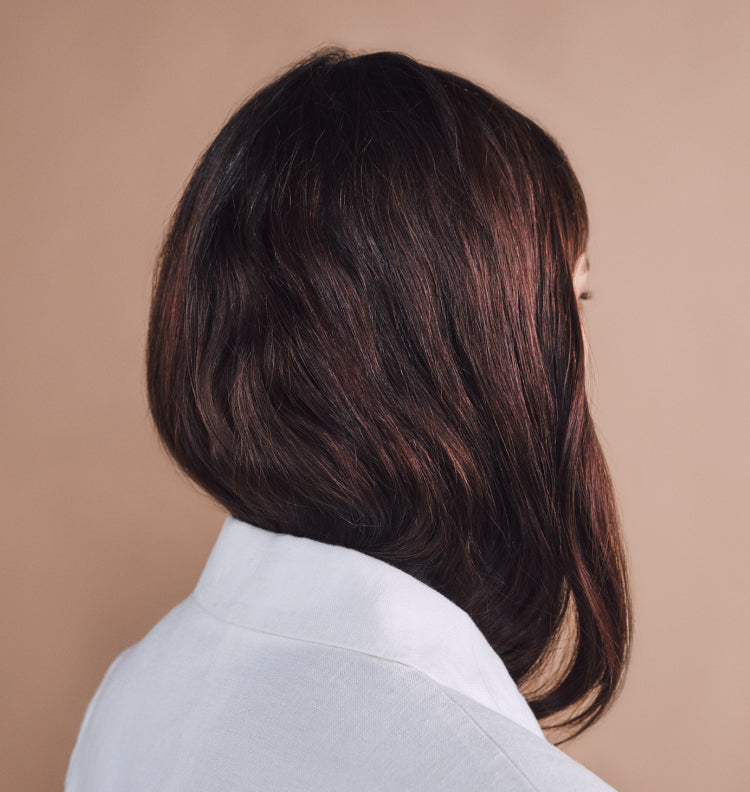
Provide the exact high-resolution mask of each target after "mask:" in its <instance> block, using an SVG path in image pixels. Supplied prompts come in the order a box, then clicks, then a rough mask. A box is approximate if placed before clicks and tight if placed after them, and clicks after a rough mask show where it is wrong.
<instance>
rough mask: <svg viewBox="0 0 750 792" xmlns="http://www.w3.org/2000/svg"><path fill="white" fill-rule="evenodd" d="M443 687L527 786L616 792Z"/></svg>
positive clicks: (557, 751)
mask: <svg viewBox="0 0 750 792" xmlns="http://www.w3.org/2000/svg"><path fill="white" fill-rule="evenodd" d="M443 690H444V692H445V694H446V695H447V696H448V697H449V698H450V699H451V701H453V702H454V704H455V705H456V707H457V708H458V709H459V710H461V712H463V713H464V715H465V716H466V718H467V719H468V720H470V721H471V722H472V723H473V724H474V725H475V726H476V728H477V729H478V730H479V731H480V732H481V733H482V734H483V735H484V736H485V738H486V739H487V740H488V741H489V742H490V743H492V744H493V745H494V746H495V747H496V749H497V750H498V751H499V752H500V753H502V754H503V755H504V756H505V757H506V758H507V759H508V761H509V762H510V763H511V764H512V765H513V766H514V767H515V769H516V771H517V772H518V774H519V776H522V777H523V778H524V779H525V780H526V782H527V783H528V785H529V788H530V789H534V790H539V792H548V790H549V792H557V790H561V791H562V790H576V792H615V790H614V789H613V787H611V786H610V785H609V784H607V783H605V782H604V781H603V780H602V779H601V778H599V777H598V776H596V775H595V774H594V773H592V772H591V771H590V770H589V769H588V768H586V767H584V766H583V765H582V764H580V763H579V762H576V761H575V760H574V759H572V758H571V757H570V756H568V755H567V754H566V753H564V752H563V751H561V750H560V749H559V748H557V747H556V746H554V745H552V744H551V743H549V742H548V741H547V740H545V739H543V738H541V737H538V736H537V735H536V734H532V733H531V732H530V731H528V730H527V729H524V728H522V727H521V726H518V725H517V724H515V723H513V722H512V721H510V720H508V719H507V718H505V717H503V716H502V715H500V714H498V713H496V712H494V711H492V710H490V709H488V708H487V707H485V706H484V705H483V704H480V703H479V702H477V701H474V699H471V698H469V697H468V696H465V695H463V694H462V693H460V692H458V691H455V690H449V689H447V688H443Z"/></svg>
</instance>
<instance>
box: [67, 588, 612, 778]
mask: <svg viewBox="0 0 750 792" xmlns="http://www.w3.org/2000/svg"><path fill="white" fill-rule="evenodd" d="M228 779H234V780H233V781H232V783H233V784H235V785H234V786H232V785H231V784H230V785H228V786H227V783H228ZM169 784H172V785H175V784H176V786H174V788H179V789H180V790H181V792H191V791H193V790H195V792H198V790H200V792H213V790H219V789H221V790H229V789H237V790H239V789H242V790H243V792H247V790H255V789H258V790H261V789H269V788H285V789H286V788H290V789H291V788H305V789H306V790H308V792H318V790H320V792H322V791H323V790H325V791H326V792H332V791H333V790H342V791H343V790H347V792H348V790H351V789H357V790H358V791H359V792H376V791H377V792H380V791H381V790H383V789H408V790H410V792H434V790H435V789H440V790H442V791H443V792H449V791H450V790H456V792H459V790H460V792H495V791H496V792H558V790H559V791H560V792H562V790H566V792H568V791H569V790H576V791H577V792H607V791H609V792H611V787H608V786H607V785H606V784H604V783H603V782H602V781H600V780H599V779H598V778H596V776H594V775H593V774H592V773H590V772H589V771H587V770H586V769H585V768H583V767H582V766H581V765H579V764H577V763H575V762H574V761H573V760H572V759H570V758H569V757H568V756H567V755H566V754H564V753H563V752H562V751H560V750H559V749H557V748H555V747H554V746H552V745H551V744H550V743H548V742H547V741H546V740H544V739H543V738H542V737H539V736H537V735H536V734H534V733H532V732H530V731H528V730H527V729H525V728H523V727H522V726H519V725H518V724H516V723H515V722H513V721H511V720H509V719H508V718H506V717H504V716H503V715H501V714H500V713H499V712H495V711H494V710H491V709H488V708H487V707H485V706H484V705H482V704H480V703H478V702H476V701H474V700H473V699H471V698H469V697H467V696H465V695H463V694H461V693H459V692H457V691H455V690H452V689H450V688H446V687H445V686H443V685H441V684H439V683H437V682H436V681H434V680H433V679H431V678H430V677H429V676H427V675H426V674H424V673H423V672H421V671H418V670H416V669H414V668H412V667H410V666H407V665H404V664H400V663H396V662H393V661H390V660H385V659H383V658H380V657H377V656H374V655H369V654H364V653H361V652H357V651H352V650H349V649H345V648H343V647H339V646H332V645H328V644H322V643H315V642H311V641H304V640H299V639H294V638H289V637H286V636H283V635H276V634H272V633H264V632H259V631H254V630H249V629H246V628H242V627H237V626H236V625H232V624H228V623H226V622H222V621H219V620H217V619H215V618H213V617H212V616H211V615H210V614H208V613H206V612H205V611H203V610H201V607H200V606H199V605H198V604H197V603H195V602H194V601H193V600H192V599H190V598H189V599H188V600H186V601H184V602H183V603H181V604H180V605H178V606H177V607H176V608H174V609H173V610H172V611H171V612H170V613H169V614H167V616H165V617H164V619H162V620H161V621H160V622H159V623H158V624H157V625H156V626H155V627H154V628H153V629H152V630H151V631H150V632H149V633H148V634H147V635H146V636H144V638H143V639H142V640H141V641H139V642H138V643H137V644H135V645H134V646H132V647H130V648H129V649H127V650H125V652H123V653H122V654H121V655H120V656H118V658H117V659H116V660H115V661H114V662H113V663H112V665H111V666H110V668H109V670H108V671H107V673H106V675H105V677H104V679H103V680H102V682H101V684H100V686H99V688H98V690H97V692H96V694H95V696H94V698H93V699H92V701H91V704H90V705H89V709H88V711H87V713H86V717H85V719H84V723H83V725H82V727H81V732H80V735H79V739H78V742H77V744H76V748H75V751H74V754H73V757H72V759H71V763H70V768H69V771H68V777H67V779H66V792H88V790H94V789H96V790H102V789H106V790H108V792H120V791H122V792H125V790H132V789H141V788H144V789H145V788H172V787H169Z"/></svg>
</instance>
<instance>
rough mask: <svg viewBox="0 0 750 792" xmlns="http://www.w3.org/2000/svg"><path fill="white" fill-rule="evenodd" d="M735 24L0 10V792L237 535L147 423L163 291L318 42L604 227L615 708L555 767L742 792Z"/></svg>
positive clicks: (45, 783) (230, 7) (212, 6)
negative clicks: (432, 72)
mask: <svg viewBox="0 0 750 792" xmlns="http://www.w3.org/2000/svg"><path fill="white" fill-rule="evenodd" d="M748 12H750V4H748V3H746V2H742V1H741V0H738V1H737V2H720V1H719V2H717V1H716V0H711V1H710V2H709V1H706V2H684V1H683V2H680V1H678V0H673V1H672V2H656V3H654V2H629V3H627V4H625V3H622V4H615V3H608V2H602V0H588V1H586V2H570V0H568V1H567V2H557V3H554V2H515V3H506V2H498V1H497V0H494V2H469V3H468V5H467V6H464V5H463V4H462V3H459V2H457V0H453V2H427V1H426V0H412V2H410V3H409V4H406V3H396V2H392V0H378V2H367V3H353V2H334V1H332V0H323V2H320V1H319V2H316V3H311V2H309V0H299V1H298V2H286V3H285V2H280V1H279V0H273V2H255V3H251V2H240V0H235V2H229V1H228V0H224V1H223V2H217V1H216V0H214V1H213V2H211V3H208V2H204V3H198V2H184V1H183V2H159V1H158V0H157V1H155V0H148V1H146V0H131V1H130V2H127V3H124V2H118V3H102V2H100V3H94V2H68V3H53V2H39V1H38V0H37V1H34V0H30V1H29V2H26V3H23V4H21V3H13V4H11V3H10V2H8V1H7V0H6V2H5V3H4V4H3V18H2V24H0V36H1V40H0V59H2V70H1V72H0V74H1V79H2V89H3V90H2V100H1V102H2V105H1V107H2V116H3V117H2V126H1V129H2V132H1V134H2V140H1V141H0V143H1V145H0V158H1V160H2V162H1V165H2V171H1V172H2V211H0V230H1V233H2V236H1V238H2V261H1V267H2V289H1V291H0V299H1V301H2V302H1V304H0V322H2V328H1V329H2V345H1V350H2V360H1V361H0V364H1V366H2V368H1V370H2V410H0V416H1V417H0V421H1V422H2V423H1V431H2V435H1V437H0V441H1V445H0V448H1V449H2V457H1V463H2V468H1V470H0V474H1V475H0V487H1V488H2V491H1V492H0V498H1V500H0V503H2V534H1V535H0V542H1V545H0V550H1V551H2V552H1V554H0V558H1V559H2V570H0V573H1V574H0V597H1V601H2V625H1V629H2V633H1V635H2V654H1V658H2V668H1V669H0V683H1V685H2V690H1V691H0V693H1V694H2V709H1V712H2V715H1V716H0V728H1V729H2V731H3V733H2V734H1V735H0V751H2V754H3V755H2V756H0V767H2V777H3V782H2V787H3V789H8V790H28V792H37V791H39V792H41V790H51V789H59V788H61V785H62V779H63V775H64V771H65V768H66V766H67V760H68V757H69V754H70V751H71V749H72V747H73V742H74V739H75V736H76V733H77V730H78V727H79V725H80V720H81V718H82V716H83V712H84V709H85V706H86V704H87V702H88V700H89V699H90V697H91V695H92V694H93V692H94V690H95V688H96V686H97V684H98V682H99V680H100V678H101V676H102V674H103V673H104V670H105V669H106V667H107V665H108V664H109V663H110V662H111V660H112V659H113V658H114V656H115V655H116V654H118V653H119V652H120V651H121V650H122V649H124V648H125V647H126V646H128V645H129V644H131V643H133V642H135V641H136V640H138V639H139V638H140V637H141V636H142V635H143V634H144V632H146V631H147V630H148V629H149V628H150V627H151V626H152V625H153V624H154V623H155V622H156V621H157V620H158V619H159V618H160V617H161V616H162V615H164V613H166V611H167V610H168V609H170V608H171V607H172V606H173V605H175V604H176V603H177V602H179V601H180V600H181V599H182V598H184V597H185V596H187V594H188V593H189V592H190V590H191V589H192V587H193V585H194V583H195V581H196V578H197V576H198V574H199V573H200V570H201V568H202V566H203V563H204V561H205V558H206V555H207V553H208V552H209V550H210V547H211V546H212V544H213V542H214V540H215V537H216V535H217V533H218V530H219V528H220V525H221V522H222V520H223V518H224V516H225V515H224V513H223V511H222V510H221V509H219V508H218V507H217V506H215V505H214V504H213V503H212V502H211V501H210V500H209V499H208V497H207V496H206V495H204V494H202V493H201V492H200V491H198V489H197V488H196V487H195V486H193V485H192V484H191V483H190V482H189V481H187V480H186V478H185V477H184V476H182V475H181V474H179V473H178V472H177V471H176V469H175V468H174V467H173V465H172V464H171V462H170V461H169V459H168V458H167V457H166V456H165V455H164V454H163V453H162V451H161V450H160V448H159V446H158V444H157V442H156V437H155V433H154V431H153V430H152V427H151V425H150V422H149V417H148V414H147V410H146V403H145V390H144V387H145V386H144V375H143V347H144V340H145V320H146V312H147V307H148V297H149V284H150V275H151V269H152V265H153V259H154V255H155V253H156V250H157V247H158V244H159V241H160V237H161V233H162V230H163V228H164V225H165V223H166V221H167V218H168V216H169V214H170V212H171V210H172V208H173V206H174V204H175V202H176V200H177V198H178V196H179V194H180V191H181V188H182V186H183V184H184V183H185V180H186V178H187V175H188V173H189V171H190V169H191V168H192V166H193V164H194V162H195V160H196V159H197V157H198V155H199V154H200V152H201V151H202V150H203V148H204V147H205V146H206V145H207V144H208V143H209V141H210V140H211V139H212V138H213V136H214V135H215V134H216V133H217V132H218V130H219V128H220V127H221V125H222V124H223V123H224V121H226V119H227V118H228V116H229V113H230V111H231V110H232V109H234V108H235V107H236V106H237V105H238V104H239V103H240V102H241V101H243V100H244V98H246V97H247V96H248V95H249V94H250V93H251V92H252V91H254V90H255V89H256V88H258V87H259V86H260V85H261V84H262V83H264V82H265V81H266V80H267V79H269V78H270V77H271V76H272V75H273V74H274V73H276V72H277V71H278V70H279V69H280V68H282V67H283V66H285V65H286V64H288V63H290V62H291V61H293V60H296V59H297V58H298V57H300V56H301V55H303V54H304V53H305V52H307V51H308V50H310V49H312V48H314V47H316V46H317V45H319V44H323V43H338V44H343V45H345V46H348V47H352V48H357V49H368V50H370V49H400V50H403V51H406V52H408V53H409V54H412V55H414V56H416V57H418V58H421V59H425V60H427V61H429V62H431V63H434V64H435V65H438V66H444V67H447V68H450V69H452V70H455V71H458V72H460V73H463V74H465V75H466V76H468V77H470V78H473V79H475V80H478V81H480V82H482V83H483V84H485V85H486V86H488V87H489V88H491V89H492V90H494V91H496V92H497V93H498V94H499V95H501V96H503V97H504V98H506V99H508V100H510V101H511V102H513V103H514V104H516V105H517V106H518V107H519V108H520V109H522V110H524V111H525V112H527V113H528V114H530V115H531V116H532V117H534V118H536V119H537V120H539V121H540V122H541V123H542V124H543V125H544V126H545V127H547V128H548V129H549V130H550V131H551V132H552V133H553V134H554V135H556V136H557V137H558V139H559V140H560V142H561V143H562V144H563V146H564V148H565V149H566V150H567V152H568V154H569V155H570V158H571V160H572V162H573V165H574V167H575V168H576V170H577V172H578V174H579V177H580V179H581V181H582V183H583V186H584V190H585V191H586V194H587V198H588V201H589V204H590V212H591V219H592V239H591V246H590V256H591V262H592V270H591V280H590V284H591V287H592V290H593V291H594V299H593V301H592V302H591V303H589V304H588V305H587V306H586V307H585V309H584V310H585V313H586V324H587V328H588V333H589V338H590V343H591V356H590V361H591V362H590V370H589V373H590V381H589V385H590V395H591V399H592V403H593V409H594V414H595V417H596V420H597V423H598V425H599V428H600V434H601V439H602V442H603V444H604V447H605V450H606V452H607V454H608V459H609V462H610V465H611V468H612V471H613V474H614V478H615V482H616V486H617V490H618V494H619V498H620V506H621V511H622V515H623V520H624V527H625V532H626V535H627V541H628V546H629V553H630V557H631V563H632V569H633V583H634V591H635V607H636V619H637V633H636V642H635V648H634V655H633V662H632V666H631V669H630V673H629V676H628V679H627V683H626V686H625V690H624V693H623V694H622V696H621V698H620V699H619V701H618V702H617V704H616V705H615V707H614V709H613V710H612V711H611V712H610V713H609V714H608V715H607V716H606V718H605V719H604V720H603V721H602V722H601V724H600V725H598V726H596V727H594V728H593V729H592V731H591V732H590V733H589V734H587V735H584V736H583V737H581V738H580V739H579V740H577V741H575V742H573V743H571V744H570V745H569V747H568V748H567V749H566V750H568V751H569V752H570V753H571V754H572V755H573V756H574V757H575V758H577V759H578V760H579V761H582V762H584V763H585V764H586V765H588V766H589V767H590V768H591V769H592V770H594V771H595V772H596V773H598V774H600V775H601V776H603V777H604V778H605V779H606V780H608V781H609V782H610V783H611V784H613V785H614V786H615V787H617V788H618V789H619V790H620V792H635V790H680V791H681V792H690V791H692V790H696V791H697V790H708V789H721V790H723V791H724V792H729V790H738V791H739V790H746V789H747V785H748V780H747V779H748V777H750V751H749V750H748V742H749V740H748V737H749V736H750V735H749V733H748V732H749V727H748V714H750V700H749V699H750V696H749V693H750V683H749V682H748V676H747V674H746V666H747V653H748V650H749V649H750V636H749V635H748V616H747V608H748V604H749V603H748V583H747V582H746V568H747V558H748V551H749V550H750V547H749V541H748V536H749V535H750V530H749V529H750V525H749V524H748V498H747V491H748V485H749V484H750V477H749V476H748V474H749V473H750V471H749V470H748V467H749V465H748V448H749V447H750V438H749V437H748V426H749V425H750V421H749V420H748V418H749V416H748V402H749V401H750V399H749V396H750V386H749V384H748V344H749V343H750V338H749V337H748V322H747V315H748V294H749V291H750V290H749V289H748V286H749V284H748V271H749V269H748V264H749V262H748V251H747V233H746V229H747V222H748V209H749V207H748V184H749V183H750V168H749V160H748V149H747V146H748V129H749V128H750V111H749V108H748V98H747V97H748V78H749V77H750V64H749V63H748V47H747V41H748V38H749V37H750V14H749V13H748Z"/></svg>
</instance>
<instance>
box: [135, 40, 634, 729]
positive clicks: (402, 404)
mask: <svg viewBox="0 0 750 792" xmlns="http://www.w3.org/2000/svg"><path fill="white" fill-rule="evenodd" d="M587 235H588V221H587V216H586V207H585V202H584V198H583V195H582V192H581V190H580V187H579V185H578V182H577V180H576V178H575V175H574V174H573V172H572V170H571V168H570V166H569V164H568V161H567V159H566V157H565V155H564V154H563V153H562V151H561V150H560V148H559V147H558V146H557V144H556V143H555V142H554V140H553V139H552V138H551V137H550V136H549V135H548V134H547V133H545V132H544V131H543V130H542V129H541V128H540V127H539V126H537V125H536V124H535V123H533V122H532V121H530V120H529V119H528V118H526V117H525V116H523V115H522V114H520V113H519V112H517V111H516V110H514V109H512V108H511V107H509V106H508V105H507V104H505V103H504V102H502V101H500V100H499V99H498V98H497V97H495V96H493V95H491V94H490V93H488V92H487V91H485V90H483V89H482V88H480V87H478V86H477V85H475V84H473V83H471V82H469V81H468V80H466V79H463V78H461V77H458V76H456V75H454V74H451V73H449V72H446V71H442V70H439V69H435V68H432V67H428V66H426V65H423V64H421V63H419V62H417V61H415V60H413V59H411V58H409V57H407V56H405V55H403V54H398V53H392V52H378V53H372V54H366V55H359V56H354V55H351V54H349V53H347V52H346V51H344V50H340V49H334V48H327V49H324V50H322V51H319V52H317V53H315V54H313V55H312V56H310V57H308V58H306V59H305V60H303V61H301V62H300V63H298V64H297V65H296V66H294V67H293V68H292V69H290V70H288V71H287V72H285V73H284V74H282V75H281V76H280V77H279V78H278V79H276V80H275V81H274V82H272V83H271V84H269V85H268V86H266V87H265V88H263V89H262V90H261V91H259V92H258V93H257V94H255V96H253V97H252V98H251V99H250V100H249V101H248V102H247V103H245V104H244V105H243V106H242V107H240V108H239V110H237V111H236V112H235V113H234V114H233V115H232V117H231V118H230V119H229V121H228V122H227V123H226V125H225V126H224V127H223V129H222V130H221V131H220V132H219V134H218V136H217V137H216V139H215V140H214V141H213V142H212V143H211V145H210V146H209V147H208V149H207V150H206V152H205V153H204V155H203V156H202V158H201V160H200V161H199V163H198V165H197V167H196V169H195V171H194V173H193V175H192V178H191V179H190V182H189V184H188V185H187V188H186V189H185V192H184V195H183V196H182V199H181V200H180V202H179V205H178V206H177V208H176V211H175V213H174V215H173V218H172V221H171V224H170V227H169V229H168V232H167V235H166V237H165V240H164V243H163V247H162V250H161V254H160V257H159V262H158V266H157V268H156V272H155V278H154V292H153V300H152V306H151V314H150V323H149V333H148V349H147V378H148V396H149V404H150V408H151V412H152V415H153V418H154V421H155V424H156V427H157V429H158V431H159V434H160V436H161V438H162V441H163V442H164V444H165V446H166V448H167V449H168V451H169V452H170V454H171V455H172V456H173V457H174V459H175V460H176V461H177V462H178V463H179V465H180V466H181V467H182V468H183V469H184V470H185V471H186V472H187V474H188V475H189V476H190V477H191V478H192V479H193V480H195V481H196V482H197V483H198V484H199V485H200V486H201V487H202V488H203V489H205V490H206V491H207V492H208V493H210V494H211V495H212V496H213V497H214V498H216V500H217V501H219V502H220V503H221V504H222V505H223V506H224V507H225V508H226V509H228V510H229V512H230V513H231V514H232V515H234V516H235V517H237V518H238V519H241V520H245V521H247V522H250V523H252V524H254V525H257V526H260V527H262V528H265V529H268V530H271V531H278V532H283V533H288V534H294V535H297V536H305V537H309V538H312V539H316V540H320V541H323V542H328V543H331V544H337V545H344V546H346V547H351V548H355V549H357V550H359V551H361V552H363V553H367V554H369V555H371V556H374V557H376V558H379V559H382V560H384V561H386V562H388V563H390V564H392V565H394V566H397V567H399V568H401V569H402V570H404V571H406V572H408V573H409V574H411V575H413V576H415V577H417V578H418V579H420V580H422V581H423V582H424V583H426V584H428V585H430V586H432V587H433V588H435V589H436V590H438V591H439V592H441V593H442V594H443V595H445V596H446V597H448V598H449V599H451V600H452V601H453V602H455V603H456V604H457V605H459V606H460V607H461V608H463V609H464V610H465V611H466V612H467V613H468V614H469V615H470V616H471V618H472V619H473V620H474V622H475V623H476V624H477V626H478V627H479V628H480V630H481V631H482V632H483V633H484V635H485V636H486V638H487V640H488V641H489V643H490V644H491V645H492V646H493V648H494V649H495V650H496V651H497V653H498V654H499V655H500V656H501V657H502V659H503V660H504V661H505V664H506V665H507V667H508V669H509V671H510V673H511V675H512V676H513V678H514V679H515V680H516V682H517V683H519V685H520V686H521V689H522V691H523V692H524V693H525V695H526V696H527V698H528V699H529V701H530V703H531V706H532V709H533V710H534V712H535V714H536V715H537V717H539V718H546V717H547V716H551V715H557V716H558V717H557V721H558V722H559V723H564V724H566V725H567V726H569V727H572V731H573V733H577V732H579V731H580V730H582V729H583V728H586V726H588V725H590V723H591V722H593V720H595V719H596V718H597V717H598V716H599V715H600V714H601V713H602V711H603V710H604V708H605V707H606V706H607V705H608V704H609V703H610V702H611V700H612V699H613V697H614V696H615V694H616V692H617V689H618V688H619V684H620V682H621V679H622V675H623V671H624V668H625V665H626V661H627V655H628V649H629V635H630V606H629V600H628V587H627V574H626V566H625V559H624V552H623V548H622V542H621V538H620V534H619V518H618V513H617V507H616V503H615V499H614V494H613V487H612V483H611V480H610V476H609V472H608V469H607V465H606V462H605V459H604V457H603V454H602V450H601V448H600V445H599V443H598V440H597V437H596V434H595V429H594V425H593V422H592V418H591V416H590V413H589V409H588V404H587V399H586V393H585V377H584V338H583V335H582V328H581V323H580V317H579V312H578V308H577V304H576V295H575V292H574V287H573V280H572V275H573V268H574V265H575V262H576V260H577V259H578V257H579V256H580V255H581V254H582V252H583V251H584V248H585V246H586V242H587Z"/></svg>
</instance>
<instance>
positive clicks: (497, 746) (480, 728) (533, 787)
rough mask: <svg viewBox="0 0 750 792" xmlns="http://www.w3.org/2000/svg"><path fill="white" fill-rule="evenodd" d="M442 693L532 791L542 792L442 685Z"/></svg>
mask: <svg viewBox="0 0 750 792" xmlns="http://www.w3.org/2000/svg"><path fill="white" fill-rule="evenodd" d="M440 692H441V693H442V694H443V695H444V696H446V697H447V698H448V699H450V701H452V702H453V704H454V705H455V706H456V707H458V709H459V710H461V712H463V714H464V715H465V716H466V718H468V720H470V721H471V723H473V724H474V726H476V728H477V729H479V731H480V732H481V733H482V734H483V735H484V736H485V737H486V738H487V739H488V740H489V741H490V742H491V743H492V744H493V745H494V746H495V747H496V748H497V749H498V751H500V753H502V755H503V756H504V757H505V758H506V759H507V760H508V762H509V763H510V764H511V765H512V766H513V767H514V768H515V770H516V772H517V773H518V774H519V775H520V776H521V778H522V779H523V780H524V781H525V782H526V783H527V784H528V785H529V788H530V789H532V790H534V792H541V790H540V789H539V787H538V786H537V785H536V784H535V783H534V782H533V781H532V780H531V779H530V778H529V777H528V776H527V775H526V773H525V772H524V771H523V770H522V769H521V768H520V767H519V766H518V764H517V763H516V762H515V761H514V759H513V758H512V757H511V755H510V754H509V753H508V752H507V751H506V750H505V748H503V746H502V745H500V743H499V742H497V740H495V738H494V737H493V736H492V735H491V734H490V733H489V732H488V731H487V730H486V729H485V728H484V727H483V726H482V725H481V724H480V723H479V721H477V720H476V718H474V717H473V716H472V715H471V713H469V712H467V711H466V710H465V709H464V708H463V707H462V706H461V704H460V703H459V702H458V701H456V699H454V698H453V696H451V694H450V693H449V692H448V689H447V688H445V687H444V686H442V685H441V686H440ZM504 717H507V716H504ZM508 720H511V719H510V718H508ZM512 722H513V723H515V721H512ZM516 725H519V724H516ZM521 728H524V727H521ZM527 731H528V729H527ZM529 733H530V734H533V732H529ZM534 737H537V735H536V734H534Z"/></svg>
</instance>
